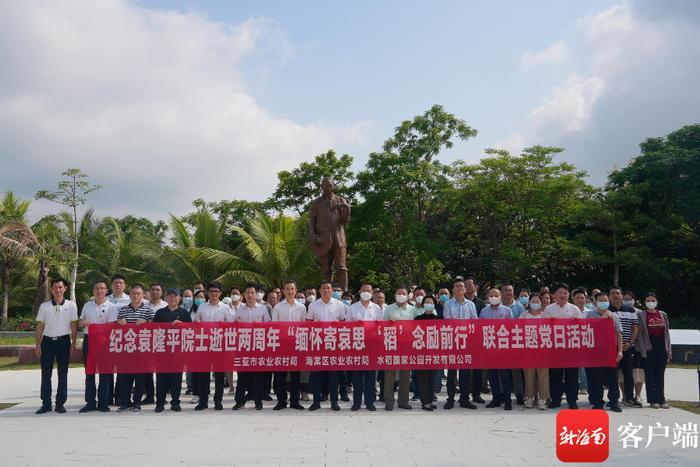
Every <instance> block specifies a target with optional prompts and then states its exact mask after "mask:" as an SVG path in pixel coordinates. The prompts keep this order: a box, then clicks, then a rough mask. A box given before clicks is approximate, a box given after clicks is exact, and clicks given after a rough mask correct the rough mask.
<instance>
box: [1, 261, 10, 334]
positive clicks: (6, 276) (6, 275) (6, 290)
mask: <svg viewBox="0 0 700 467" xmlns="http://www.w3.org/2000/svg"><path fill="white" fill-rule="evenodd" d="M9 307H10V268H8V267H7V265H5V264H3V267H2V321H1V323H0V324H1V326H0V327H2V328H3V329H5V327H6V326H7V318H8V316H7V315H8V308H9Z"/></svg>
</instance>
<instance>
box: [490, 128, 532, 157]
mask: <svg viewBox="0 0 700 467" xmlns="http://www.w3.org/2000/svg"><path fill="white" fill-rule="evenodd" d="M490 147H492V148H494V149H505V150H506V151H508V152H509V153H511V154H520V151H521V150H522V149H523V148H524V147H525V138H524V137H523V135H521V134H520V133H513V134H512V135H510V136H508V137H507V138H505V139H502V140H499V141H496V142H495V143H493V144H492V145H491V146H490Z"/></svg>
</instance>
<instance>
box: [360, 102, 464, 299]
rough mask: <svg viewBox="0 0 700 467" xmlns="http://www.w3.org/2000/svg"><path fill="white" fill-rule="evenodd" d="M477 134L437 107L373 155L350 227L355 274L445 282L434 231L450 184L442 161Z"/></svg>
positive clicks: (399, 131)
mask: <svg viewBox="0 0 700 467" xmlns="http://www.w3.org/2000/svg"><path fill="white" fill-rule="evenodd" d="M475 135H476V130H474V129H473V128H471V127H470V126H469V125H467V124H466V123H465V122H464V121H463V120H461V119H459V118H457V117H456V116H454V115H452V114H450V113H447V112H446V111H445V110H444V109H443V108H442V107H441V106H439V105H436V106H433V107H432V108H431V109H429V110H428V111H427V112H425V113H424V114H422V115H419V116H417V117H415V118H413V119H412V120H407V121H404V122H402V123H401V125H399V126H398V127H397V128H396V131H395V133H394V136H393V137H391V138H389V139H388V140H387V141H386V142H385V143H384V146H383V148H382V151H381V152H375V153H372V154H370V156H369V161H368V162H367V165H366V167H365V169H364V170H363V171H362V172H360V173H359V174H358V176H357V184H356V185H355V188H356V191H357V193H358V195H360V196H361V197H362V198H364V202H363V203H361V204H359V205H358V206H356V207H355V209H354V210H353V221H352V222H351V223H350V226H349V229H348V230H349V237H350V241H351V243H352V245H351V249H350V250H351V256H350V264H351V270H350V272H351V274H352V275H353V276H352V277H353V281H354V282H356V281H357V280H358V277H357V276H356V272H355V271H363V272H364V273H371V274H376V273H380V272H386V273H388V274H389V275H390V277H392V278H393V280H394V282H395V284H396V283H408V282H418V283H422V284H424V285H426V286H429V287H434V286H435V285H437V283H438V282H440V281H443V280H444V279H445V276H444V274H443V266H442V264H441V263H440V262H439V261H438V260H437V259H436V256H437V253H438V251H440V250H441V249H442V248H443V245H442V242H441V238H440V237H439V236H435V233H436V232H435V230H434V229H433V216H434V213H435V212H437V211H439V210H440V206H441V205H442V203H443V201H442V199H441V196H440V195H441V193H443V192H444V191H445V190H446V189H447V188H448V186H449V180H448V178H447V167H445V166H444V165H443V164H441V163H440V162H439V161H438V160H436V159H435V158H436V156H437V155H438V154H439V153H440V151H441V150H442V149H444V148H451V147H452V146H453V144H454V141H455V140H457V139H459V140H463V141H465V140H467V139H469V138H472V137H474V136H475Z"/></svg>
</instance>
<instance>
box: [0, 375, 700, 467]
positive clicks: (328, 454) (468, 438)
mask: <svg viewBox="0 0 700 467" xmlns="http://www.w3.org/2000/svg"><path fill="white" fill-rule="evenodd" d="M39 378H40V375H39V371H38V370H24V371H3V372H0V402H19V403H20V404H19V405H17V406H15V407H13V408H11V409H6V410H2V411H0V465H7V466H13V467H14V466H22V465H38V466H43V465H51V466H52V467H59V466H74V467H75V466H86V467H87V466H89V467H93V466H102V465H131V466H145V465H159V466H161V467H165V466H171V465H228V466H231V465H236V466H238V465H300V464H302V465H307V464H310V465H348V464H353V465H362V466H367V465H379V466H389V465H391V466H409V465H421V466H422V465H479V466H524V465H528V466H541V465H553V464H561V463H559V462H558V461H557V459H556V454H555V449H556V448H555V416H556V411H554V410H548V411H545V412H538V411H537V410H525V409H523V408H522V407H520V406H514V410H513V411H512V412H505V411H503V410H500V409H485V408H483V406H480V407H479V410H477V411H468V410H465V409H459V408H456V409H454V410H452V411H445V410H443V409H442V403H443V400H444V397H445V394H444V392H443V393H442V394H440V402H439V403H438V405H439V407H440V408H439V409H438V411H436V412H432V413H431V412H425V411H422V410H419V404H418V403H417V402H414V403H412V405H413V407H414V410H412V411H406V410H401V409H395V410H394V411H393V412H386V411H384V410H383V409H382V408H381V404H379V405H378V407H379V410H377V412H374V413H370V412H368V411H366V410H364V409H363V410H361V411H359V412H351V411H350V407H349V404H348V403H342V404H341V405H342V407H343V410H342V411H341V412H339V413H335V412H332V411H330V409H329V408H327V407H328V406H327V403H324V408H323V409H321V410H319V411H317V412H313V413H310V412H308V411H305V412H297V411H292V410H291V409H287V410H283V411H280V412H276V411H272V406H273V405H274V402H267V403H265V409H264V410H263V411H260V412H257V411H255V410H254V409H253V408H252V406H251V408H246V409H244V410H242V411H238V412H233V411H231V410H230V407H231V406H232V405H233V401H232V397H231V396H230V395H228V394H227V395H226V396H225V398H224V405H225V407H226V409H225V410H224V411H222V412H215V411H213V410H207V411H204V412H194V411H193V410H192V408H193V406H192V405H190V404H189V403H188V402H189V398H188V399H183V412H181V413H179V414H178V413H174V412H171V411H169V410H166V411H165V412H164V413H162V414H155V413H154V412H153V406H145V407H144V410H143V412H142V413H116V412H112V413H109V414H102V413H97V412H93V413H89V414H79V413H77V410H78V409H79V408H80V407H81V406H82V405H83V403H82V389H83V384H82V369H79V368H74V369H71V370H70V374H69V396H68V403H67V404H66V408H67V409H68V413H67V414H63V415H61V414H56V413H53V412H52V413H49V414H45V415H41V416H39V415H35V414H34V411H35V410H36V409H37V408H38V407H39V405H40V401H39ZM666 381H667V387H668V393H667V394H668V397H669V399H681V400H691V401H692V400H695V401H697V373H696V372H695V371H694V370H677V369H671V370H669V372H668V373H667V379H666ZM183 397H184V396H183ZM485 398H486V399H489V396H488V395H485ZM305 405H307V406H308V405H309V403H308V402H307V403H306V404H305ZM580 406H581V409H582V410H586V409H588V408H589V406H588V403H587V401H584V402H583V403H581V404H580ZM609 414H610V442H611V445H610V458H609V459H608V461H607V462H606V464H614V465H629V466H634V467H644V466H654V467H658V466H659V465H677V466H685V465H688V466H690V465H694V466H697V465H700V451H699V450H698V449H697V448H686V449H681V448H680V446H676V447H674V446H672V436H671V438H669V439H660V438H655V439H654V440H653V442H652V444H651V446H650V447H649V448H646V449H645V448H644V444H646V437H645V441H644V443H642V445H641V446H640V447H639V448H638V449H629V448H628V449H623V448H622V445H621V443H620V442H619V436H618V434H617V427H618V426H620V425H623V424H627V423H628V422H633V423H634V424H641V425H643V426H644V436H646V432H647V430H648V428H647V427H648V426H649V425H654V424H655V423H656V422H659V423H661V424H662V425H669V426H671V429H672V428H673V426H674V423H678V424H683V423H688V422H693V423H696V424H698V425H700V416H698V415H694V414H691V413H690V412H686V411H682V410H678V409H670V410H654V409H650V408H646V407H645V408H643V409H629V408H625V409H624V412H623V413H621V414H614V413H609ZM561 465H563V464H561Z"/></svg>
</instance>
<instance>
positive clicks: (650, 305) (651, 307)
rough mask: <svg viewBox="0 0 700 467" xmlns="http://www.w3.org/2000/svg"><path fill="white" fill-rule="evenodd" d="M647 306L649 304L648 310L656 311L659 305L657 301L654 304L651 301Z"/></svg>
mask: <svg viewBox="0 0 700 467" xmlns="http://www.w3.org/2000/svg"><path fill="white" fill-rule="evenodd" d="M646 304H647V308H648V309H650V310H655V309H656V306H657V305H658V303H657V302H655V301H654V302H652V301H649V302H646Z"/></svg>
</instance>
